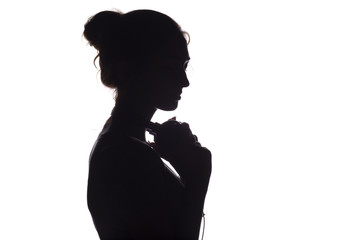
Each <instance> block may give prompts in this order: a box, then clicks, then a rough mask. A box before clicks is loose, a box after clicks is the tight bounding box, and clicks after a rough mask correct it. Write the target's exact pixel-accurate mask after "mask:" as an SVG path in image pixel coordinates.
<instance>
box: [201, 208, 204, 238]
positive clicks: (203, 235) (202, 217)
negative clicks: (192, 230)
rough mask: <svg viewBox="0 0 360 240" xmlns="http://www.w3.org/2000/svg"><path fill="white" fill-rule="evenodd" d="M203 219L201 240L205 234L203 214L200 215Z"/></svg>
mask: <svg viewBox="0 0 360 240" xmlns="http://www.w3.org/2000/svg"><path fill="white" fill-rule="evenodd" d="M202 219H203V227H202V229H203V230H202V234H201V240H204V234H205V213H203V214H202Z"/></svg>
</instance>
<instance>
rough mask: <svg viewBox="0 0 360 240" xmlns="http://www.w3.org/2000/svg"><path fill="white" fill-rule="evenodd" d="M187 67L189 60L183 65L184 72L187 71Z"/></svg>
mask: <svg viewBox="0 0 360 240" xmlns="http://www.w3.org/2000/svg"><path fill="white" fill-rule="evenodd" d="M188 65H189V60H187V61H186V62H185V63H184V65H183V68H184V70H185V71H186V70H187V67H188Z"/></svg>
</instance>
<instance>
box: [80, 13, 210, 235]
mask: <svg viewBox="0 0 360 240" xmlns="http://www.w3.org/2000/svg"><path fill="white" fill-rule="evenodd" d="M84 36H85V38H86V39H87V40H88V41H89V43H90V45H92V46H94V47H95V48H96V49H97V50H98V55H97V56H96V58H99V65H100V69H101V80H102V82H103V84H104V85H106V86H107V87H110V88H113V89H115V91H116V104H115V107H114V109H113V111H112V113H111V117H110V118H109V119H108V121H107V122H106V124H105V126H104V128H103V130H102V132H101V133H100V135H99V137H98V139H97V141H96V143H95V145H94V148H93V150H92V152H91V155H90V166H89V179H88V207H89V210H90V213H91V215H92V218H93V221H94V224H95V227H96V230H97V232H98V234H99V236H100V238H101V239H103V240H105V239H106V240H110V239H111V240H114V239H116V240H120V239H157V240H161V239H198V236H199V230H200V224H201V217H202V213H203V212H202V211H203V206H204V200H205V196H206V192H207V188H208V183H209V179H210V174H211V153H210V151H209V150H208V149H206V148H204V147H202V146H201V145H200V144H199V142H198V141H197V138H196V136H195V135H193V134H192V132H191V130H190V128H189V125H188V124H187V123H179V122H177V121H175V120H169V121H167V122H165V123H163V124H161V125H160V124H154V123H151V122H150V120H151V118H152V116H153V114H154V113H155V111H156V110H157V109H161V110H165V111H171V110H174V109H176V108H177V105H178V101H179V100H180V94H181V92H182V88H184V87H187V86H189V82H188V79H187V76H186V72H185V70H186V67H187V63H188V61H189V59H190V58H189V53H188V50H187V41H186V38H185V36H186V33H184V32H183V31H182V30H181V28H180V27H179V25H178V24H177V23H176V22H175V21H174V20H172V19H171V18H170V17H168V16H166V15H164V14H162V13H159V12H155V11H152V10H136V11H132V12H128V13H126V14H123V13H121V12H116V11H103V12H100V13H98V14H96V15H94V16H93V17H91V18H90V19H89V20H88V21H87V23H86V24H85V30H84ZM96 58H95V59H96ZM146 129H151V132H153V133H155V137H154V140H155V143H153V144H149V143H147V142H146V140H145V131H146ZM161 158H163V159H165V160H166V161H168V162H169V163H170V164H171V165H172V166H173V167H174V168H175V170H176V171H177V172H178V174H179V175H180V177H178V176H177V175H176V174H174V173H173V172H172V171H171V170H170V169H169V168H167V167H166V165H165V164H164V162H163V161H162V160H161Z"/></svg>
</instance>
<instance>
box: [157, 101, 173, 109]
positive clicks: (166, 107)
mask: <svg viewBox="0 0 360 240" xmlns="http://www.w3.org/2000/svg"><path fill="white" fill-rule="evenodd" d="M177 107H178V101H174V102H171V103H170V102H169V103H166V104H161V105H159V106H158V107H157V108H158V109H161V110H163V111H174V110H175V109H177Z"/></svg>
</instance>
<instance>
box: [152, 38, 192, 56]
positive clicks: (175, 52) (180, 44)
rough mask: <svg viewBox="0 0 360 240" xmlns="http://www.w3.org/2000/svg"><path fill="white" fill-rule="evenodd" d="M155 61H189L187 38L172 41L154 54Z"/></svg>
mask: <svg viewBox="0 0 360 240" xmlns="http://www.w3.org/2000/svg"><path fill="white" fill-rule="evenodd" d="M154 58H155V59H158V60H160V59H168V60H171V61H182V62H184V61H187V60H189V59H190V56H189V51H188V48H187V42H186V40H185V38H181V39H179V38H177V39H170V40H168V41H166V42H164V43H163V44H162V46H161V47H160V48H159V49H158V51H156V53H155V54H154Z"/></svg>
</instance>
